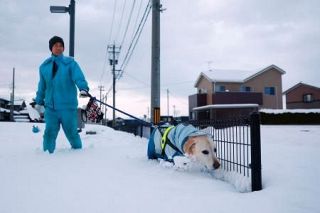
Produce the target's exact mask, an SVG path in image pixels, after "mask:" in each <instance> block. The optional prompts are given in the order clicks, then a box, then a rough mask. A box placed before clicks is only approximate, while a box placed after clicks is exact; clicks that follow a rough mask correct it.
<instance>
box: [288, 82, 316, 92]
mask: <svg viewBox="0 0 320 213" xmlns="http://www.w3.org/2000/svg"><path fill="white" fill-rule="evenodd" d="M301 86H307V87H312V88H314V89H318V90H320V88H319V87H316V86H312V85H309V84H305V83H302V82H299V83H297V84H296V85H294V86H292V87H290V88H289V89H287V90H286V91H284V92H283V94H287V93H289V92H291V91H292V90H294V89H296V88H298V87H301Z"/></svg>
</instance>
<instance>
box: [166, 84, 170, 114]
mask: <svg viewBox="0 0 320 213" xmlns="http://www.w3.org/2000/svg"><path fill="white" fill-rule="evenodd" d="M167 114H168V117H169V116H170V113H169V89H167Z"/></svg>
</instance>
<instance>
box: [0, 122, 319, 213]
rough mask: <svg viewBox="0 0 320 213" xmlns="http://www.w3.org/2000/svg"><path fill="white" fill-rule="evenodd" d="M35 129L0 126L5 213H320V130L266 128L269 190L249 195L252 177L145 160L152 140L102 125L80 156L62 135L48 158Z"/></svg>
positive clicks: (0, 203) (185, 162)
mask: <svg viewBox="0 0 320 213" xmlns="http://www.w3.org/2000/svg"><path fill="white" fill-rule="evenodd" d="M32 125H33V124H32V123H14V122H12V123H11V122H0V147H1V148H0V171H1V173H0V212H1V213H20V212H23V213H43V212H45V213H57V212H59V213H67V212H68V213H69V212H77V213H87V212H88V213H89V212H90V213H99V212H112V213H114V212H119V213H126V212H130V213H132V212H133V213H135V212H137V213H138V212H139V213H143V212H153V213H160V212H184V213H188V212H190V213H191V212H192V213H193V212H202V213H203V212H208V213H209V212H239V211H240V212H246V213H256V212H259V213H270V212H272V213H274V212H276V213H277V212H279V213H283V212H290V213H310V212H320V205H319V201H318V199H319V198H318V197H319V194H320V187H319V186H318V182H319V176H320V166H319V162H320V154H319V153H320V140H319V138H320V126H293V125H292V126H280V125H278V126H262V129H261V138H262V149H261V150H262V172H263V174H262V181H263V190H261V191H256V192H248V191H250V184H248V183H249V182H250V181H249V180H248V179H249V178H247V177H244V176H242V175H238V174H236V173H230V172H229V173H228V172H224V171H222V170H217V171H215V172H213V173H211V172H208V171H205V170H203V168H201V167H199V165H197V164H196V163H194V162H193V161H190V160H189V159H186V158H181V159H176V165H175V166H174V165H173V164H171V163H168V162H165V161H154V160H147V156H146V149H147V140H146V139H143V138H140V137H135V136H133V135H131V134H128V133H124V132H119V131H114V130H112V129H110V128H107V127H104V126H96V125H86V128H85V129H84V130H83V132H82V133H81V138H82V141H83V149H82V150H71V149H70V146H69V144H68V142H67V140H66V138H65V136H64V134H63V133H62V131H60V133H59V135H58V138H57V147H56V151H55V153H54V154H52V155H50V154H48V153H44V152H43V151H42V134H43V131H44V124H38V125H39V128H40V129H41V131H40V133H37V134H35V133H32ZM86 131H96V132H97V134H95V135H86V134H85V132H86ZM239 191H240V192H248V193H239Z"/></svg>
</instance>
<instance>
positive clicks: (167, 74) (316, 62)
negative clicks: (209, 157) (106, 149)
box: [0, 0, 320, 117]
mask: <svg viewBox="0 0 320 213" xmlns="http://www.w3.org/2000/svg"><path fill="white" fill-rule="evenodd" d="M116 2H117V3H116V7H114V5H115V0H90V1H87V0H76V32H75V59H76V60H77V61H78V63H79V64H80V66H81V67H82V69H83V71H84V73H85V76H86V78H87V80H88V81H89V84H90V89H91V92H92V93H93V95H96V96H98V95H99V92H98V86H99V85H103V86H104V87H105V91H104V92H106V91H107V90H108V89H109V88H110V86H111V82H112V78H111V72H110V66H109V65H108V64H106V63H105V62H106V57H108V56H107V54H106V51H107V45H108V44H111V43H113V42H115V43H116V45H119V44H120V43H121V40H122V38H123V35H124V32H125V26H126V24H127V20H128V16H129V13H130V9H131V6H132V3H133V2H134V0H116ZM124 2H126V6H125V7H123V5H124ZM135 3H136V4H135V7H134V10H133V14H132V19H131V22H130V25H129V28H128V31H127V36H126V38H125V41H124V45H123V46H122V51H121V54H120V59H119V63H120V64H121V60H122V59H123V57H124V55H125V53H126V50H127V48H128V46H129V44H130V41H131V38H132V35H133V32H134V26H136V25H137V24H136V23H138V22H139V19H140V18H141V15H142V12H143V11H144V9H145V7H146V5H147V3H148V0H136V1H135ZM161 3H162V4H163V8H166V10H165V11H164V12H163V13H161V114H163V115H166V114H167V92H166V90H167V89H168V90H169V106H170V107H169V108H170V112H169V113H170V114H173V108H174V107H173V106H175V109H176V114H177V115H187V114H188V112H187V110H188V95H191V94H194V93H196V89H195V88H194V83H195V80H196V78H197V77H198V75H199V74H200V72H202V71H206V70H208V69H209V68H211V69H215V68H216V69H239V70H257V71H258V70H260V69H262V68H264V67H267V66H269V65H271V64H275V65H277V66H279V67H280V68H282V69H283V70H285V71H286V74H285V75H284V76H283V89H284V90H286V89H287V88H289V87H291V86H293V85H294V84H296V83H298V82H300V81H302V82H305V83H308V84H312V85H314V86H318V87H320V75H319V71H320V70H319V67H320V15H319V14H320V1H318V0H269V1H262V0H197V1H194V0H163V1H161ZM140 4H141V7H140ZM50 5H65V6H67V5H69V1H64V0H48V1H43V0H32V1H24V0H0V17H1V18H0V72H1V75H0V76H1V77H0V96H1V97H5V98H9V93H10V84H11V81H12V69H13V67H15V68H16V92H15V93H16V95H17V96H19V97H23V98H25V99H26V100H27V101H30V100H31V98H32V97H34V96H35V92H36V88H37V83H38V79H39V76H38V67H39V65H40V64H41V63H42V61H43V60H44V59H45V58H47V57H49V56H50V52H49V49H48V40H49V39H50V38H51V37H52V36H53V35H58V36H61V37H63V38H64V40H65V47H66V49H65V55H68V53H69V48H68V47H69V15H68V14H51V13H50V11H49V6H50ZM114 8H116V10H115V11H116V13H115V16H114V22H113V28H112V29H113V30H112V33H111V26H112V17H113V10H114ZM123 8H124V9H123ZM139 8H141V9H140V13H138V11H139ZM122 10H123V11H124V15H123V19H122V22H121V21H120V20H121V14H122ZM137 17H138V22H137V21H136V20H137ZM150 21H151V13H150V15H149V18H148V21H147V23H146V25H145V27H144V30H143V32H142V34H141V37H140V40H139V42H138V44H137V47H136V49H135V52H134V54H133V55H132V58H131V60H130V62H129V64H128V66H127V67H126V69H125V71H124V75H123V77H122V78H121V79H120V80H119V81H118V82H117V93H116V97H117V98H116V102H117V107H119V108H120V109H123V110H124V111H127V112H129V113H132V114H134V115H136V116H142V115H143V114H147V113H148V108H149V107H150V75H151V74H150V73H151V71H150V69H151V62H150V60H151V55H150V54H151V22H150ZM107 102H108V103H109V104H111V103H112V94H111V93H109V95H108V101H107ZM109 111H111V110H109ZM110 115H111V113H110ZM108 116H109V113H108ZM109 117H110V116H109Z"/></svg>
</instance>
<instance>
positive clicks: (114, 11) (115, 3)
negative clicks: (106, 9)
mask: <svg viewBox="0 0 320 213" xmlns="http://www.w3.org/2000/svg"><path fill="white" fill-rule="evenodd" d="M116 7H117V0H114V5H113V14H112V21H111V30H110V34H109V42H108V44H110V41H111V36H112V31H113V23H114V17H115V14H116Z"/></svg>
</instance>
